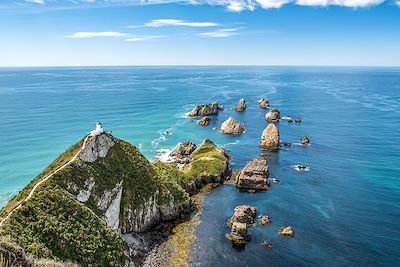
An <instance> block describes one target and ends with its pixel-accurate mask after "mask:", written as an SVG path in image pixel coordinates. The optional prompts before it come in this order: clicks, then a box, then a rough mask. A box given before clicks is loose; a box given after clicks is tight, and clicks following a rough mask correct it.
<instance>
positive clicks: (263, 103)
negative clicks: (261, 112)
mask: <svg viewBox="0 0 400 267" xmlns="http://www.w3.org/2000/svg"><path fill="white" fill-rule="evenodd" d="M258 105H259V106H260V108H262V109H267V108H269V101H268V99H266V98H261V99H260V100H258Z"/></svg>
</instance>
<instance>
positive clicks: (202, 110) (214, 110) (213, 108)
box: [188, 102, 223, 117]
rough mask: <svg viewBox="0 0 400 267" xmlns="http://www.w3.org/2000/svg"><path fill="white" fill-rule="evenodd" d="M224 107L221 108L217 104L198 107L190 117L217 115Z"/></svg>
mask: <svg viewBox="0 0 400 267" xmlns="http://www.w3.org/2000/svg"><path fill="white" fill-rule="evenodd" d="M220 110H223V107H221V106H219V105H218V103H217V102H214V103H209V104H203V105H198V106H196V107H195V108H194V109H193V110H192V111H191V112H190V113H189V114H188V116H189V117H198V116H202V117H203V116H209V115H217V114H218V112H219V111H220Z"/></svg>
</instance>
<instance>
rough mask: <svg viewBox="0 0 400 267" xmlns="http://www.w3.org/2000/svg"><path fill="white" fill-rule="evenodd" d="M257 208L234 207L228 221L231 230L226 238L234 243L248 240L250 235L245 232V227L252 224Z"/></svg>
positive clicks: (243, 243)
mask: <svg viewBox="0 0 400 267" xmlns="http://www.w3.org/2000/svg"><path fill="white" fill-rule="evenodd" d="M256 213H257V209H256V208H254V207H250V206H246V205H243V206H238V207H236V208H235V211H234V214H233V216H232V217H231V219H230V220H229V222H228V226H229V227H230V228H231V232H230V234H229V235H228V239H229V240H231V241H232V243H233V244H234V245H239V246H242V245H245V244H246V243H247V242H248V241H250V239H251V237H250V235H249V234H248V232H247V228H248V227H250V226H253V225H254V218H255V217H256Z"/></svg>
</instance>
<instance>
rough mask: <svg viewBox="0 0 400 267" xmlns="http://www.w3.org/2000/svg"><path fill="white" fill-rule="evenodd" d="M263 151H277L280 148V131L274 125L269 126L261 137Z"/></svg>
mask: <svg viewBox="0 0 400 267" xmlns="http://www.w3.org/2000/svg"><path fill="white" fill-rule="evenodd" d="M260 148H261V149H269V150H277V149H278V148H279V130H278V128H277V127H276V126H275V124H274V123H270V124H268V126H267V127H266V128H265V129H264V131H263V133H262V135H261V142H260Z"/></svg>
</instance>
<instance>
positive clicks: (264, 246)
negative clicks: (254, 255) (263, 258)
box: [260, 241, 272, 249]
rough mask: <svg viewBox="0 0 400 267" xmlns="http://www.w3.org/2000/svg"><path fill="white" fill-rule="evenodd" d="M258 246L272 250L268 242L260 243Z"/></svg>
mask: <svg viewBox="0 0 400 267" xmlns="http://www.w3.org/2000/svg"><path fill="white" fill-rule="evenodd" d="M260 246H261V247H263V248H266V249H271V248H272V245H271V243H269V242H267V241H263V242H261V243H260Z"/></svg>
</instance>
